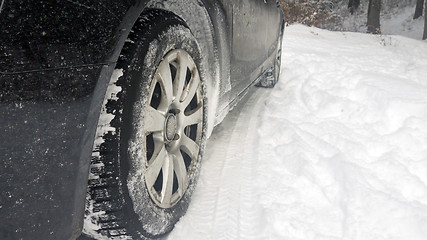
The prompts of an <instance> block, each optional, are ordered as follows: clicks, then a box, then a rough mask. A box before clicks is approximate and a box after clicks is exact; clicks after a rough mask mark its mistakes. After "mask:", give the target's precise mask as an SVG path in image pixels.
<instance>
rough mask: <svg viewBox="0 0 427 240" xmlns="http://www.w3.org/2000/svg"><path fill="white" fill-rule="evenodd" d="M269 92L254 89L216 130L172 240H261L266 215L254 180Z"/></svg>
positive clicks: (209, 142)
mask: <svg viewBox="0 0 427 240" xmlns="http://www.w3.org/2000/svg"><path fill="white" fill-rule="evenodd" d="M270 92H271V90H269V89H257V88H254V89H252V90H250V93H249V94H248V95H247V96H246V97H244V99H243V100H242V101H241V102H240V103H239V104H238V106H236V107H235V109H234V110H233V111H232V112H230V113H229V114H228V116H227V117H226V119H225V120H224V121H223V122H222V123H221V125H219V126H217V127H216V129H215V130H214V133H213V134H212V136H211V139H210V140H209V141H208V147H207V150H206V153H205V157H204V163H203V165H202V172H201V175H200V179H199V183H198V184H199V185H198V187H197V189H196V191H195V193H194V197H193V200H192V203H191V205H190V208H189V209H188V212H187V214H186V215H185V216H184V217H183V218H182V219H181V220H180V222H179V223H178V224H177V225H176V227H175V230H174V231H173V232H172V233H171V234H170V235H169V237H168V238H167V239H215V240H216V239H219V240H220V239H261V238H262V236H259V231H258V227H257V225H259V219H260V217H259V215H260V214H261V213H260V211H259V210H260V208H258V207H254V206H255V205H256V204H257V197H256V196H255V194H254V187H255V184H254V183H253V179H254V174H256V166H254V164H257V158H258V148H257V146H258V145H259V144H258V132H257V129H258V126H259V120H260V116H262V114H261V112H262V111H263V109H264V102H265V99H266V98H267V97H268V95H269V93H270ZM189 225H190V226H191V227H189ZM186 231H191V234H190V233H188V232H186ZM188 236H191V237H188ZM207 236H209V237H207Z"/></svg>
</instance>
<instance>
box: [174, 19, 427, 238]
mask: <svg viewBox="0 0 427 240" xmlns="http://www.w3.org/2000/svg"><path fill="white" fill-rule="evenodd" d="M283 46H284V49H283V54H282V56H283V58H282V69H281V71H282V73H281V74H282V75H281V79H280V82H279V83H278V85H277V86H276V87H275V88H274V89H253V90H251V91H252V92H251V93H250V94H249V95H248V96H247V97H246V98H245V99H244V100H243V102H241V103H240V104H239V105H238V106H237V107H236V108H235V109H234V110H233V111H232V112H231V113H230V114H229V115H228V116H227V118H226V119H225V120H224V122H223V123H222V124H221V125H219V126H217V128H216V129H215V130H214V133H213V135H212V136H211V138H210V139H209V141H208V148H207V151H206V153H205V159H204V163H203V167H202V172H201V176H200V180H199V183H198V186H197V189H196V191H195V193H194V198H193V200H192V203H191V205H190V208H189V209H188V212H187V214H186V215H185V216H184V217H183V218H182V219H181V220H180V222H178V224H177V225H176V227H175V229H174V230H173V232H172V233H171V234H170V235H169V236H168V238H167V239H169V240H171V239H172V240H181V239H182V240H184V239H186V240H187V239H189V240H192V239H193V240H199V239H209V240H210V239H212V240H217V239H302V240H307V239H360V240H368V239H372V240H381V239H384V240H385V239H387V240H389V239H411V240H415V239H420V240H425V239H427V42H425V41H424V42H422V41H417V40H412V39H407V38H404V37H396V36H373V35H366V34H358V33H340V32H328V31H324V30H319V29H316V28H308V27H304V26H301V25H293V26H290V27H287V29H286V31H285V38H284V42H283Z"/></svg>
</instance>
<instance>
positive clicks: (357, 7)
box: [280, 0, 427, 39]
mask: <svg viewBox="0 0 427 240" xmlns="http://www.w3.org/2000/svg"><path fill="white" fill-rule="evenodd" d="M280 2H281V5H282V8H283V12H284V14H285V20H286V22H287V23H288V24H291V23H295V22H297V23H301V24H305V25H308V26H315V27H319V28H323V29H328V30H334V31H353V32H369V33H381V21H380V16H388V17H389V18H391V17H393V15H394V14H397V12H398V11H401V10H402V9H403V8H410V7H412V8H413V13H412V14H413V16H412V17H411V19H402V20H401V21H402V23H401V24H407V25H408V24H411V23H412V22H410V20H412V19H414V21H417V23H420V22H421V21H422V22H424V24H423V25H424V33H423V34H422V35H423V39H426V38H427V17H426V15H427V14H426V12H427V7H425V6H427V0H345V1H342V0H280ZM368 15H369V22H370V24H368ZM403 21H406V22H403ZM395 22H396V21H395ZM408 22H409V23H408ZM395 24H399V23H398V22H396V23H395ZM418 25H420V24H418ZM409 27H410V26H409Z"/></svg>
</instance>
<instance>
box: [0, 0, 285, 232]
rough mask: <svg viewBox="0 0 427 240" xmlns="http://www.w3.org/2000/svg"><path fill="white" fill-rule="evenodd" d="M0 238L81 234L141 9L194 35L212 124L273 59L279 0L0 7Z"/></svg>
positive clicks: (43, 2) (13, 0) (133, 0)
mask: <svg viewBox="0 0 427 240" xmlns="http://www.w3.org/2000/svg"><path fill="white" fill-rule="evenodd" d="M0 8H1V9H0V114H1V116H0V134H1V137H0V161H1V165H0V219H1V221H0V239H75V238H77V237H78V236H79V235H80V234H81V229H82V224H83V219H84V206H85V196H86V188H87V182H88V173H89V164H90V157H91V153H92V149H93V143H94V136H95V131H96V127H97V124H98V119H99V115H100V109H101V107H102V103H103V100H104V97H105V93H106V90H107V87H108V83H109V79H110V77H111V75H112V73H113V70H114V68H115V64H116V62H117V60H118V58H119V56H120V53H121V49H122V47H123V45H124V43H125V41H126V39H127V36H128V35H129V33H130V32H131V31H132V29H133V28H134V27H135V26H136V25H137V22H136V20H137V18H138V17H140V15H141V13H142V12H143V11H144V9H147V8H155V9H161V10H165V11H170V12H172V13H173V14H176V15H177V16H179V17H180V18H182V19H183V20H184V21H185V23H186V24H187V25H188V27H189V28H190V30H191V31H192V33H193V34H194V36H195V38H196V39H197V41H198V43H199V45H200V49H201V51H202V52H201V54H202V56H203V61H204V62H205V65H206V66H208V67H207V68H208V69H207V72H208V73H209V74H208V75H207V76H205V79H206V88H207V90H206V92H207V99H209V108H208V109H209V110H208V113H207V115H208V132H211V131H212V129H213V127H214V126H215V125H216V124H218V123H219V122H220V121H221V120H222V119H223V118H224V116H225V115H226V113H227V112H228V111H229V109H230V108H231V107H232V106H233V105H234V104H235V103H236V102H237V101H238V99H239V98H240V97H241V96H242V95H243V94H244V93H245V92H246V90H247V88H249V87H250V86H252V85H253V84H254V83H255V81H256V80H257V79H259V77H260V76H263V74H264V73H265V72H266V71H268V69H269V67H270V66H271V65H272V64H273V62H274V59H275V54H276V50H277V46H278V42H279V41H280V40H281V39H280V32H281V29H282V28H283V24H282V15H281V12H280V9H279V8H278V7H277V3H276V1H275V0H235V1H226V0H171V1H158V0H155V1H145V0H123V1H109V0H104V1H89V2H88V1H81V0H68V1H47V0H40V1H17V0H2V1H1V7H0Z"/></svg>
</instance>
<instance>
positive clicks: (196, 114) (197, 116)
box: [184, 104, 203, 126]
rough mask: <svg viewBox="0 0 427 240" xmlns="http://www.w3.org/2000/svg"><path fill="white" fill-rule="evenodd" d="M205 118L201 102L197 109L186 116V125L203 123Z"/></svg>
mask: <svg viewBox="0 0 427 240" xmlns="http://www.w3.org/2000/svg"><path fill="white" fill-rule="evenodd" d="M202 119H203V107H202V104H199V105H198V106H197V108H196V109H193V110H191V111H190V112H188V116H186V117H185V118H184V126H188V125H193V124H197V123H201V122H202Z"/></svg>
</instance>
